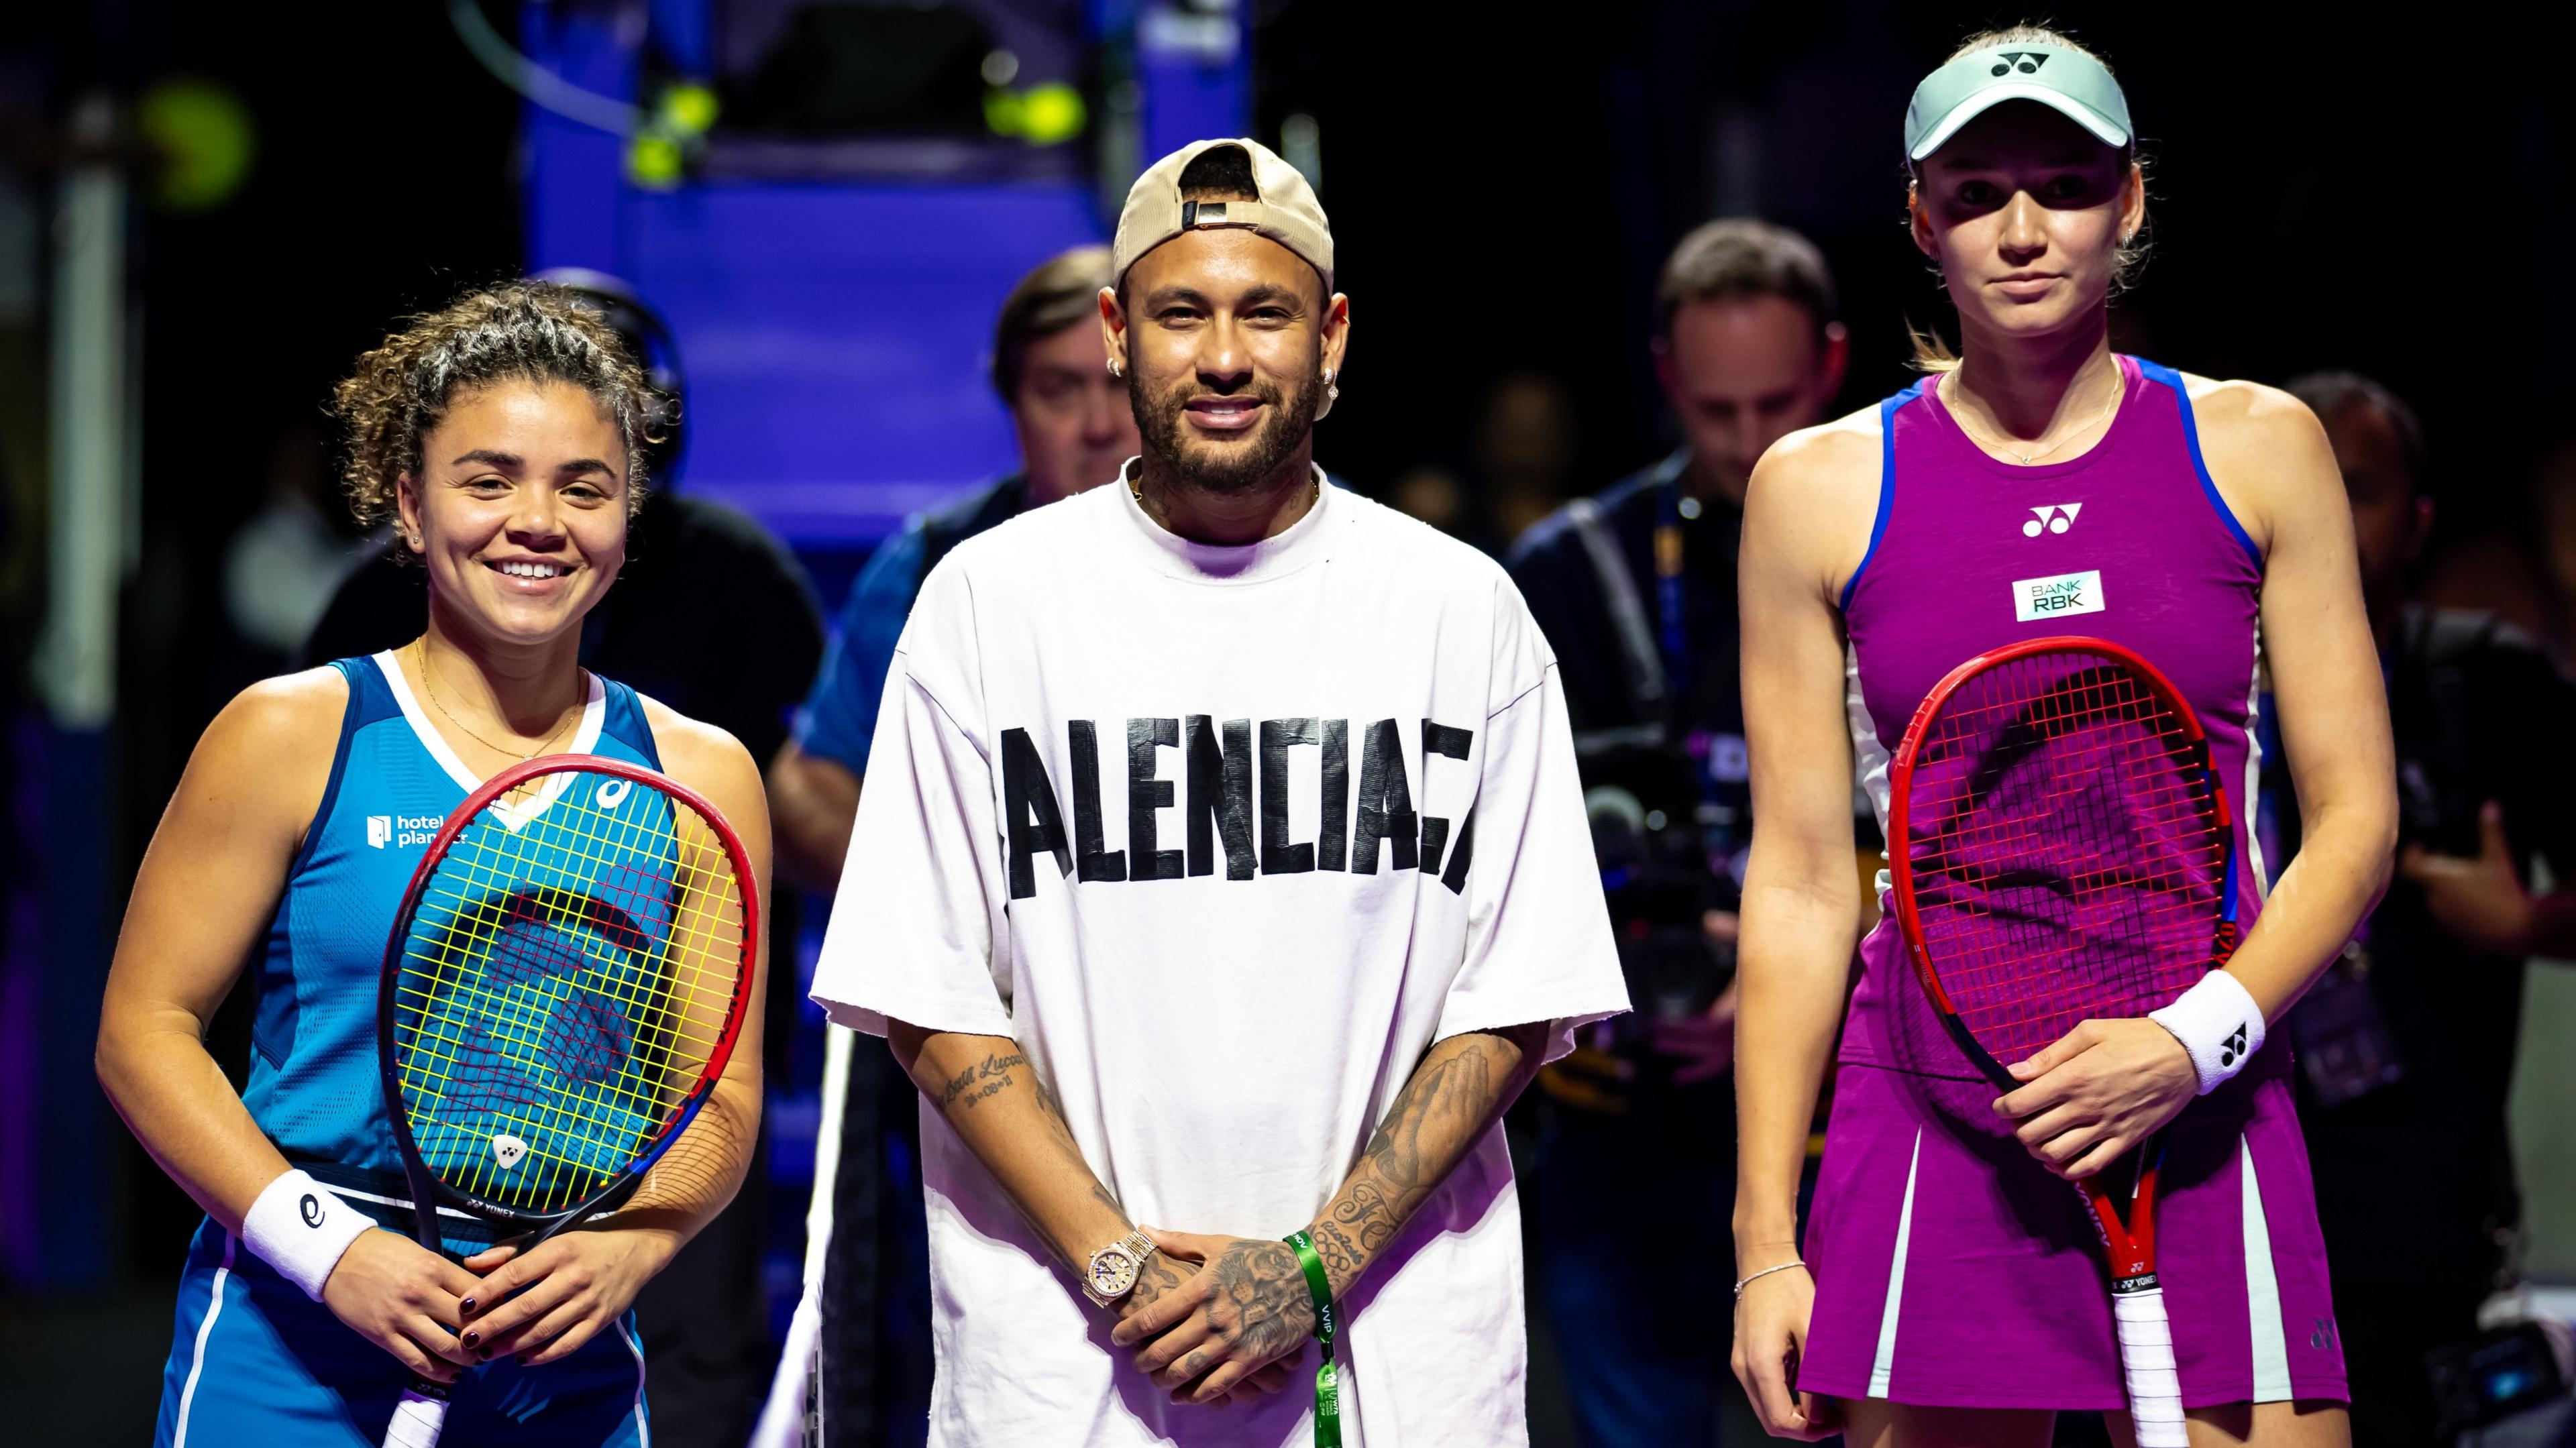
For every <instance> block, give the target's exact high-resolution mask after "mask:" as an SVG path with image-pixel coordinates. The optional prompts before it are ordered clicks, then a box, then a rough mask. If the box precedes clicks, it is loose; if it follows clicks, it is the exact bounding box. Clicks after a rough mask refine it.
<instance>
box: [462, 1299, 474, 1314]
mask: <svg viewBox="0 0 2576 1448" xmlns="http://www.w3.org/2000/svg"><path fill="white" fill-rule="evenodd" d="M458 1306H461V1307H463V1308H464V1309H465V1310H466V1311H468V1312H472V1311H473V1310H474V1299H473V1298H471V1297H469V1298H466V1299H465V1300H464V1301H463V1302H462V1303H459V1304H458Z"/></svg>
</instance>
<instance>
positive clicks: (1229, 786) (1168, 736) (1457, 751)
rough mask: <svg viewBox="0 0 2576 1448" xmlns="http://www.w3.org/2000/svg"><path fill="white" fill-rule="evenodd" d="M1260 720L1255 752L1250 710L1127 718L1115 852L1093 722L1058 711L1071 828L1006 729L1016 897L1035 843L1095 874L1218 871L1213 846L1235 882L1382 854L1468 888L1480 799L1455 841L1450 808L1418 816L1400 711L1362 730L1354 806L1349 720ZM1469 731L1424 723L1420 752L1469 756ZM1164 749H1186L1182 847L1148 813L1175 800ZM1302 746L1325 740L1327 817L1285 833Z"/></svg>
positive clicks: (1026, 893) (1005, 793)
mask: <svg viewBox="0 0 2576 1448" xmlns="http://www.w3.org/2000/svg"><path fill="white" fill-rule="evenodd" d="M1185 725H1186V727H1184V726H1185ZM1258 732H1259V739H1260V743H1259V746H1258V749H1257V753H1256V747H1255V745H1254V743H1253V740H1254V737H1255V731H1254V728H1253V721H1251V720H1249V719H1228V720H1226V721H1225V722H1224V723H1223V724H1222V725H1220V724H1218V723H1217V722H1216V720H1215V718H1214V717H1213V716H1211V715H1207V714H1192V715H1190V716H1188V718H1187V719H1186V720H1182V719H1172V718H1159V719H1156V718H1145V719H1130V720H1128V721H1127V843H1126V848H1124V849H1120V850H1112V849H1108V848H1106V845H1107V841H1106V840H1105V839H1104V838H1103V825H1102V820H1101V810H1100V789H1101V778H1100V732H1099V728H1098V726H1097V724H1096V723H1095V722H1094V721H1092V720H1089V719H1073V720H1068V721H1066V723H1065V745H1066V753H1067V756H1068V758H1069V760H1070V763H1071V768H1072V771H1073V833H1072V836H1071V838H1070V839H1068V838H1067V836H1066V833H1065V827H1064V811H1063V807H1062V805H1061V804H1060V803H1059V796H1058V795H1057V794H1056V789H1055V781H1054V780H1053V778H1051V777H1050V776H1049V775H1048V773H1047V767H1046V760H1045V758H1044V757H1043V756H1041V755H1040V754H1039V753H1038V748H1037V745H1036V743H1035V742H1034V741H1032V740H1031V739H1030V737H1029V731H1027V730H1026V729H1005V730H1003V731H1002V807H1003V814H1004V816H1005V818H1006V825H1007V828H1008V830H1009V832H1010V857H1011V858H1010V866H1011V898H1012V899H1014V900H1024V899H1027V898H1029V897H1030V896H1033V895H1035V894H1037V892H1038V886H1037V870H1036V868H1035V866H1036V860H1037V857H1038V856H1039V855H1041V854H1045V855H1051V856H1053V857H1054V859H1055V868H1056V873H1057V874H1058V875H1059V876H1066V875H1074V876H1077V877H1078V880H1079V881H1080V882H1081V883H1085V884H1089V883H1095V882H1102V883H1107V882H1117V881H1136V880H1178V879H1181V878H1183V877H1184V876H1187V875H1213V874H1215V873H1216V869H1217V857H1218V855H1219V854H1220V853H1221V854H1223V856H1224V857H1225V877H1226V878H1227V879H1229V880H1250V879H1253V878H1254V877H1255V876H1256V875H1296V874H1303V873H1305V872H1307V871H1310V870H1348V871H1350V872H1352V873H1354V874H1361V875H1372V874H1375V873H1377V868H1378V860H1379V858H1380V855H1381V854H1382V853H1383V854H1385V855H1386V856H1387V857H1388V858H1389V860H1390V862H1391V864H1392V867H1393V868H1395V869H1398V870H1419V871H1420V872H1422V873H1423V874H1425V875H1438V876H1439V877H1440V883H1441V884H1443V885H1446V886H1448V887H1449V890H1450V892H1451V893H1452V894H1459V893H1463V892H1464V891H1465V890H1466V888H1467V868H1468V865H1469V863H1470V862H1471V861H1472V860H1473V858H1474V855H1475V833H1476V811H1475V809H1474V807H1473V806H1470V807H1469V808H1468V810H1467V817H1466V818H1465V819H1464V820H1462V821H1460V822H1459V823H1458V825H1457V829H1456V832H1455V833H1456V840H1455V842H1454V845H1453V843H1452V840H1451V833H1452V832H1451V828H1450V822H1449V821H1448V820H1445V819H1442V818H1440V817H1439V816H1437V815H1420V816H1417V815H1416V813H1415V812H1414V808H1413V788H1412V781H1411V779H1410V778H1409V776H1408V775H1407V773H1406V770H1405V764H1404V743H1403V735H1402V733H1401V732H1400V731H1399V730H1398V728H1397V726H1396V721H1394V720H1393V719H1380V720H1378V721H1376V722H1375V723H1372V724H1369V725H1367V726H1366V727H1364V728H1363V729H1362V730H1361V731H1360V775H1359V791H1358V794H1359V799H1358V807H1357V810H1356V812H1355V811H1354V810H1353V808H1352V800H1351V794H1352V790H1351V721H1349V720H1348V719H1318V718H1302V719H1264V720H1262V721H1260V729H1259V731H1258ZM1475 740H1476V733H1475V731H1474V730H1472V729H1459V728H1454V727H1452V726H1450V725H1447V724H1440V723H1436V722H1434V721H1432V720H1429V719H1425V720H1423V721H1422V754H1423V758H1424V759H1425V760H1426V761H1428V760H1429V759H1430V758H1431V757H1432V756H1434V755H1437V756H1439V757H1441V758H1443V759H1460V760H1463V759H1465V758H1466V757H1467V752H1468V749H1469V747H1470V746H1471V745H1473V744H1474V743H1475ZM1168 748H1177V749H1179V750H1181V751H1182V755H1183V764H1182V780H1181V782H1180V793H1181V796H1182V798H1181V806H1182V817H1183V818H1184V819H1185V820H1186V821H1187V822H1188V823H1187V828H1186V835H1185V848H1183V849H1169V848H1166V847H1164V845H1163V843H1162V841H1161V839H1160V837H1159V835H1158V830H1157V825H1156V816H1155V812H1156V811H1157V810H1161V809H1166V808H1169V807H1170V806H1171V804H1172V803H1173V799H1172V796H1173V793H1174V781H1172V780H1170V779H1167V778H1164V777H1163V776H1162V774H1161V772H1160V768H1159V765H1160V760H1159V758H1158V756H1157V753H1156V751H1158V750H1161V749H1168ZM1297 748H1315V749H1320V750H1321V751H1322V764H1323V769H1322V796H1323V797H1322V811H1321V818H1322V820H1323V824H1322V827H1321V828H1320V829H1319V830H1318V831H1317V834H1316V838H1314V839H1311V840H1292V839H1290V838H1289V828H1288V752H1289V751H1290V750H1292V749H1297ZM1256 762H1257V764H1258V769H1257V771H1256V768H1255V765H1256ZM1256 772H1257V773H1258V774H1259V775H1260V780H1261V783H1260V790H1259V801H1260V812H1259V814H1258V815H1257V816H1256V815H1255V813H1254V811H1253V803H1254V788H1253V776H1254V774H1255V773H1256ZM1256 834H1257V836H1258V839H1257V841H1256ZM1444 857H1445V868H1444Z"/></svg>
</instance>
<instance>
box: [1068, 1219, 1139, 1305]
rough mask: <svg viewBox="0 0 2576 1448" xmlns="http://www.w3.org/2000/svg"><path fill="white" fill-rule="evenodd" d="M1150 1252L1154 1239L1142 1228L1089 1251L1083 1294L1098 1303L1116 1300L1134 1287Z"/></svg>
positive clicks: (1107, 1303)
mask: <svg viewBox="0 0 2576 1448" xmlns="http://www.w3.org/2000/svg"><path fill="white" fill-rule="evenodd" d="M1152 1255H1154V1244H1153V1241H1152V1240H1151V1239H1149V1238H1148V1237H1146V1235H1145V1234H1144V1233H1142V1232H1129V1233H1128V1234H1127V1235H1126V1236H1124V1237H1121V1238H1119V1239H1118V1240H1117V1241H1115V1242H1112V1243H1110V1244H1109V1245H1108V1246H1106V1247H1103V1248H1101V1249H1100V1250H1099V1251H1097V1252H1094V1253H1092V1254H1091V1265H1090V1266H1088V1267H1086V1268H1084V1269H1083V1273H1082V1295H1083V1296H1085V1297H1088V1298H1090V1299H1091V1300H1092V1303H1093V1304H1094V1305H1095V1306H1099V1307H1107V1306H1108V1305H1109V1304H1111V1303H1113V1302H1116V1301H1117V1300H1118V1299H1119V1298H1121V1297H1124V1296H1126V1295H1127V1294H1128V1293H1129V1292H1131V1291H1133V1290H1135V1287H1136V1277H1137V1274H1139V1273H1141V1272H1143V1271H1144V1270H1145V1259H1146V1258H1148V1257H1151V1256H1152Z"/></svg>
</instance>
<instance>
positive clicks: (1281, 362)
mask: <svg viewBox="0 0 2576 1448" xmlns="http://www.w3.org/2000/svg"><path fill="white" fill-rule="evenodd" d="M1322 280H1323V279H1322V278H1321V277H1320V276H1318V275H1317V273H1316V271H1315V269H1314V268H1313V267H1311V266H1309V265H1307V263H1306V262H1305V260H1304V259H1303V258H1301V257H1299V256H1298V255H1297V254H1296V253H1295V252H1292V251H1290V250H1288V249H1287V248H1286V247H1284V246H1281V245H1280V244H1279V243H1278V242H1276V241H1273V240H1271V239H1270V238H1268V237H1266V236H1261V235H1258V234H1256V233H1254V232H1252V231H1250V230H1248V229H1241V228H1201V229H1199V230H1195V231H1189V232H1184V233H1183V234H1181V235H1179V236H1176V237H1174V238H1172V239H1171V240H1170V241H1167V242H1165V243H1164V244H1162V245H1161V246H1158V247H1156V248H1154V249H1153V250H1152V251H1149V252H1147V253H1146V254H1145V255H1143V256H1141V257H1139V258H1137V260H1136V263H1135V265H1134V266H1133V267H1131V268H1130V269H1129V271H1128V273H1127V277H1126V280H1125V284H1124V285H1123V286H1122V287H1121V288H1120V289H1119V292H1118V295H1117V296H1116V297H1115V298H1114V299H1112V300H1113V302H1114V305H1113V306H1112V308H1111V315H1110V318H1109V323H1108V325H1109V331H1108V333H1107V337H1108V340H1109V344H1110V346H1111V348H1112V349H1113V351H1114V353H1115V354H1116V355H1118V356H1119V357H1120V359H1121V361H1122V363H1123V364H1124V366H1123V370H1124V372H1125V373H1126V376H1127V394H1128V398H1129V401H1130V403H1131V404H1132V406H1133V408H1134V410H1135V414H1136V428H1137V432H1138V434H1139V435H1140V437H1141V439H1142V441H1143V444H1144V448H1145V455H1146V459H1147V461H1148V463H1149V464H1150V465H1151V466H1152V468H1153V469H1154V470H1155V471H1158V472H1162V473H1165V474H1166V475H1168V476H1169V477H1170V478H1172V479H1173V480H1174V481H1176V482H1178V483H1180V484H1182V485H1184V486H1188V487H1192V488H1197V489H1204V490H1206V491H1207V492H1209V493H1212V494H1219V495H1230V494H1241V493H1244V492H1248V491H1251V490H1253V489H1256V488H1259V487H1261V486H1263V485H1264V483H1265V482H1267V483H1279V482H1281V481H1282V479H1281V477H1280V473H1281V470H1282V469H1283V468H1286V469H1290V470H1294V469H1295V467H1296V466H1297V459H1298V458H1299V457H1300V456H1301V455H1302V454H1303V452H1304V449H1305V448H1306V445H1307V443H1308V440H1309V438H1310V437H1311V436H1312V434H1313V431H1314V426H1315V417H1316V414H1317V413H1318V412H1319V411H1320V410H1321V408H1322V406H1323V402H1324V398H1325V397H1326V395H1327V390H1326V388H1325V386H1324V380H1323V379H1324V374H1325V372H1326V371H1327V369H1331V368H1334V367H1337V366H1338V365H1339V361H1340V357H1341V352H1342V346H1343V341H1344V338H1345V336H1346V327H1347V320H1348V312H1347V310H1346V304H1345V303H1344V302H1343V301H1342V300H1341V299H1340V298H1338V297H1334V296H1331V295H1328V294H1327V293H1326V291H1325V289H1324V287H1323V286H1322V285H1321V282H1322Z"/></svg>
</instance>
